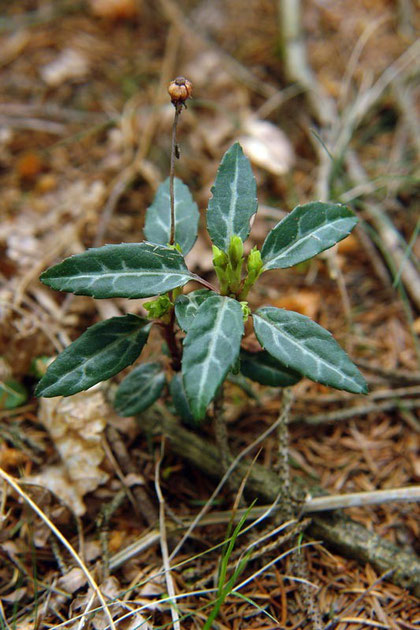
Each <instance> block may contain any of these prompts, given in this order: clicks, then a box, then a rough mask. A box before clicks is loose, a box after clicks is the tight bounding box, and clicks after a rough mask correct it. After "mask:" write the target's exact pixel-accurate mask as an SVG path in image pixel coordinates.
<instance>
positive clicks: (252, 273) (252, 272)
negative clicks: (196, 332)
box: [213, 235, 263, 300]
mask: <svg viewBox="0 0 420 630" xmlns="http://www.w3.org/2000/svg"><path fill="white" fill-rule="evenodd" d="M243 263H244V245H243V242H242V239H241V238H240V237H239V236H236V235H235V236H232V238H231V240H230V244H229V248H228V252H227V254H226V253H225V252H224V251H222V250H221V249H219V248H218V247H216V245H213V265H214V270H215V272H216V275H217V278H218V280H219V285H220V293H221V294H222V295H230V296H231V297H235V298H238V299H239V300H245V299H246V297H247V295H248V292H249V290H250V288H251V287H252V285H253V284H255V282H256V281H257V280H258V278H259V277H260V275H261V273H262V270H263V262H262V260H261V253H260V251H259V250H258V249H257V248H256V247H254V248H253V249H252V250H251V252H250V254H249V256H248V261H247V266H246V270H247V275H246V277H245V278H244V279H243V278H242V267H243Z"/></svg>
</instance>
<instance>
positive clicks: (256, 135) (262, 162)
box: [239, 115, 295, 175]
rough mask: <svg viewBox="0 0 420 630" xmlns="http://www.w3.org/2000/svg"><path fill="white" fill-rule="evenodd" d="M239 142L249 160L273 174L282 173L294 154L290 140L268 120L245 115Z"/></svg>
mask: <svg viewBox="0 0 420 630" xmlns="http://www.w3.org/2000/svg"><path fill="white" fill-rule="evenodd" d="M242 129H243V135H241V136H240V138H239V142H240V144H241V145H242V148H243V150H244V152H245V153H246V155H247V156H248V157H249V159H250V160H251V162H253V163H254V164H256V165H257V166H259V167H260V168H263V169H265V170H266V171H268V172H269V173H272V174H273V175H284V174H285V173H287V172H288V171H289V170H290V168H291V167H292V165H293V163H294V161H295V156H294V151H293V147H292V144H291V142H290V141H289V139H288V138H287V136H286V134H285V133H283V131H282V130H281V129H279V128H278V127H277V126H276V125H274V124H273V123H271V122H269V121H268V120H260V119H258V118H255V117H254V116H252V115H251V116H247V117H246V118H245V120H244V121H243V122H242Z"/></svg>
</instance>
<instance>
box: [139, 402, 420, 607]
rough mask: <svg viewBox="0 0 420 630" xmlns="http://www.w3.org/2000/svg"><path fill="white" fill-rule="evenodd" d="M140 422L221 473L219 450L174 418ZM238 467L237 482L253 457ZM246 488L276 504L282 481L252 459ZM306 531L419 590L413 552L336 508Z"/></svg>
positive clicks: (207, 469)
mask: <svg viewBox="0 0 420 630" xmlns="http://www.w3.org/2000/svg"><path fill="white" fill-rule="evenodd" d="M141 425H142V427H143V429H145V430H146V431H147V432H151V433H153V434H157V435H162V434H163V435H166V436H167V437H168V438H169V440H170V444H171V448H172V450H173V451H174V452H175V453H176V454H177V455H179V456H181V457H183V458H184V459H186V460H187V461H188V462H190V463H191V464H192V465H193V466H195V467H196V468H198V469H199V470H201V471H202V472H204V473H205V474H207V475H209V476H211V477H214V478H219V477H220V475H221V474H222V471H221V467H220V454H219V452H218V449H217V448H216V447H215V446H214V445H213V444H210V443H209V442H207V441H206V440H204V439H203V438H201V437H199V436H198V435H196V434H195V433H193V432H192V431H189V430H187V429H185V428H183V427H181V426H180V425H179V423H178V422H177V421H176V420H175V419H173V418H170V417H165V418H163V417H157V415H155V414H151V413H149V414H144V415H143V416H142V417H141ZM232 461H233V460H232ZM236 470H237V473H238V474H237V475H235V476H234V479H233V483H238V481H237V480H238V479H240V478H241V477H244V476H245V475H246V474H248V473H249V462H247V461H242V460H241V461H239V462H238V464H237V469H236ZM293 484H294V485H295V486H296V487H297V488H298V487H299V486H302V484H303V482H302V481H301V480H299V479H295V480H293ZM302 489H304V490H305V491H306V492H307V491H308V488H302V487H300V490H302ZM245 491H246V493H247V494H248V495H249V496H251V497H252V498H253V499H255V498H258V499H259V500H260V501H261V502H268V503H273V502H274V501H275V500H276V498H277V496H278V495H279V494H280V492H281V484H280V482H279V478H278V476H277V475H276V474H275V473H273V472H272V471H270V470H268V469H266V468H263V467H262V466H260V465H258V464H254V466H253V468H252V470H251V471H250V473H249V477H248V481H247V485H246V489H245ZM315 493H316V492H315ZM317 493H318V494H322V491H320V490H319V489H318V492H317ZM308 532H309V533H310V535H311V536H314V537H315V538H318V539H322V540H323V541H324V543H325V544H326V545H328V546H329V547H332V548H334V549H337V550H338V551H339V552H340V553H343V554H344V555H346V556H349V557H351V558H357V559H359V560H361V561H363V562H369V563H370V564H371V565H372V566H374V567H375V568H377V569H378V570H379V571H381V572H383V571H388V570H392V571H393V573H392V577H391V580H392V581H393V582H394V583H395V584H398V585H399V586H402V587H403V588H409V589H411V590H413V591H414V592H415V593H416V594H417V595H419V594H420V561H419V560H418V558H417V557H416V556H415V554H413V553H410V552H409V551H406V550H403V549H401V548H399V547H397V546H396V545H394V544H393V543H391V542H389V541H387V540H384V539H382V538H381V537H380V536H378V535H377V534H375V533H373V532H370V531H369V530H367V529H366V528H365V527H363V525H360V524H359V523H356V522H355V521H352V520H351V519H348V518H346V517H344V516H342V515H341V514H338V513H337V514H333V515H332V516H329V515H322V516H321V515H320V516H314V517H313V519H312V524H311V525H310V527H309V529H308Z"/></svg>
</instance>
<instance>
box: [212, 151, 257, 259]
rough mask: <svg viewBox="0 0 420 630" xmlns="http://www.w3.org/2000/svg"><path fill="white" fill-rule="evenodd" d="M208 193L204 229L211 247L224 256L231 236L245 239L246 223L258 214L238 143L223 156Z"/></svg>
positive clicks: (247, 166) (251, 181)
mask: <svg viewBox="0 0 420 630" xmlns="http://www.w3.org/2000/svg"><path fill="white" fill-rule="evenodd" d="M211 192H212V193H213V197H212V198H211V199H210V201H209V207H208V210H207V229H208V232H209V234H210V237H211V240H212V242H213V244H214V245H217V247H219V249H221V250H223V251H224V252H227V251H228V248H229V244H230V239H231V237H232V236H234V235H237V236H240V237H241V239H242V241H245V239H246V238H247V237H248V234H249V229H250V228H249V220H250V218H251V217H252V215H253V214H255V213H256V211H257V185H256V183H255V177H254V175H253V173H252V169H251V165H250V163H249V160H248V158H247V157H246V156H245V155H244V153H243V151H242V148H241V146H240V144H239V143H237V142H236V143H235V144H234V145H233V146H232V147H231V148H230V149H229V150H228V151H226V153H225V155H224V156H223V159H222V161H221V164H220V166H219V170H218V171H217V177H216V181H215V183H214V186H213V188H212V189H211Z"/></svg>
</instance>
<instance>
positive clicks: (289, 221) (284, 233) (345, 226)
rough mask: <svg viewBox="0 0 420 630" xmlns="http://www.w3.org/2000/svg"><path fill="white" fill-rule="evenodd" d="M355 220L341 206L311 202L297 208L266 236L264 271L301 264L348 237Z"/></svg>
mask: <svg viewBox="0 0 420 630" xmlns="http://www.w3.org/2000/svg"><path fill="white" fill-rule="evenodd" d="M356 223H357V217H356V216H355V215H354V213H353V212H351V210H349V209H348V208H346V206H343V205H341V204H334V203H323V202H321V201H313V202H310V203H307V204H305V205H303V206H297V207H296V208H295V209H294V210H292V212H290V214H288V215H287V216H286V217H285V218H284V219H282V220H281V221H280V223H278V224H277V225H276V226H275V227H274V228H273V229H272V230H271V231H270V232H269V234H268V235H267V238H266V239H265V241H264V244H263V246H262V249H261V256H262V260H263V263H264V269H265V270H268V269H284V268H286V267H291V266H292V265H297V264H298V263H301V262H304V261H305V260H308V259H309V258H312V257H313V256H316V255H317V254H319V253H320V252H322V251H324V250H325V249H328V248H329V247H332V246H333V245H335V244H336V243H338V242H339V241H341V240H342V239H343V238H345V237H346V236H348V235H349V234H350V232H351V230H352V229H353V228H354V226H355V225H356Z"/></svg>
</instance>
